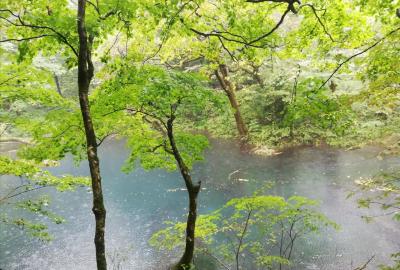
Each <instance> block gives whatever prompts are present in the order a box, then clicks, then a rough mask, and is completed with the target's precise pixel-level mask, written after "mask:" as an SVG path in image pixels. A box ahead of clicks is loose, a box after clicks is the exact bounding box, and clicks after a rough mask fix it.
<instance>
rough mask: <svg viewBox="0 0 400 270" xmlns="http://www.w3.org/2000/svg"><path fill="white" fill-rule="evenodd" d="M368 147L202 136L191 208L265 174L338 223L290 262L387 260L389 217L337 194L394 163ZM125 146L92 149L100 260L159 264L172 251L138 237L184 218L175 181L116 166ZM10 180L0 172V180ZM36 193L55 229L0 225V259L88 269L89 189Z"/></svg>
mask: <svg viewBox="0 0 400 270" xmlns="http://www.w3.org/2000/svg"><path fill="white" fill-rule="evenodd" d="M376 151H377V150H376V149H373V148H368V149H362V150H356V151H349V152H345V151H338V150H332V149H325V148H324V149H321V148H299V149H293V150H288V151H286V152H285V153H283V154H281V155H278V156H274V157H259V156H254V155H250V154H243V153H241V152H240V150H239V147H238V146H236V145H235V144H234V143H232V142H229V141H221V140H215V141H212V148H211V149H209V150H208V151H207V154H206V162H204V163H201V164H198V165H197V166H196V168H195V170H194V173H193V175H194V178H195V179H196V180H201V181H202V187H203V190H202V192H201V193H200V197H199V203H200V211H199V212H200V213H208V212H209V211H212V210H214V209H216V208H219V207H221V206H222V205H223V204H224V203H225V202H226V201H227V200H229V199H230V198H232V197H238V196H244V195H249V194H251V193H252V192H253V191H255V190H256V189H257V188H259V187H261V186H263V185H264V183H265V182H266V181H273V182H274V183H275V185H274V187H273V188H272V189H271V190H270V193H272V194H276V195H282V196H285V197H288V196H291V195H302V196H307V197H310V198H312V199H316V200H319V201H320V202H321V211H322V212H323V213H324V214H326V215H327V216H328V217H329V218H331V219H333V220H334V221H336V222H337V223H339V224H340V225H341V226H342V230H341V231H340V232H332V231H327V232H323V233H322V234H321V235H319V236H318V237H312V238H310V239H307V240H306V241H304V242H303V243H301V250H300V249H298V251H299V252H298V254H297V260H298V261H299V264H298V265H297V266H296V267H295V268H294V269H352V266H353V268H355V266H359V265H360V264H362V263H364V262H365V261H366V260H368V259H369V258H370V257H371V256H372V255H375V258H376V259H375V260H374V263H375V265H377V264H379V263H385V262H386V263H387V262H389V260H390V259H389V254H390V253H393V252H394V251H396V250H397V249H399V248H400V243H399V237H398V236H399V235H400V228H399V226H398V224H396V223H395V222H393V221H391V220H389V219H379V220H377V222H375V223H372V224H366V223H365V222H364V221H363V220H361V218H360V216H361V215H364V214H366V213H371V211H372V210H365V209H358V208H357V206H356V204H355V203H354V200H346V196H347V193H348V191H349V190H350V189H351V188H352V182H353V180H354V179H356V178H358V177H360V176H364V177H366V176H369V175H371V174H374V173H376V172H378V171H379V170H387V169H390V168H392V167H396V166H399V165H398V164H400V162H399V161H400V159H398V158H388V159H386V160H383V161H380V160H378V159H376V158H375V156H376ZM127 154H128V153H127V150H126V149H125V147H124V142H116V141H113V142H108V143H104V146H102V148H101V169H102V175H103V181H104V193H105V201H106V207H107V228H106V242H107V243H106V244H107V248H108V253H109V255H108V256H109V262H111V261H114V265H117V264H121V265H122V268H121V269H138V270H142V269H143V270H147V269H163V267H164V266H166V265H168V263H169V262H171V261H173V256H171V258H165V257H163V256H162V255H161V254H158V253H157V252H156V251H154V250H152V249H151V248H150V247H149V246H148V244H147V241H148V239H149V237H150V236H151V234H152V232H154V231H155V230H157V229H160V228H161V227H162V226H163V224H162V222H163V221H165V220H176V221H177V220H183V219H184V218H185V214H186V211H187V209H186V207H187V198H186V191H185V190H184V189H183V187H184V184H183V181H182V180H181V178H180V176H179V174H178V173H167V172H165V171H163V170H154V171H150V172H146V171H143V170H141V169H138V170H136V171H135V172H133V173H131V174H124V173H122V172H120V167H121V165H122V164H123V161H124V159H125V158H126V157H127ZM52 170H53V172H54V173H60V174H61V173H67V172H68V173H73V174H76V175H82V174H88V170H87V166H86V164H85V163H83V164H81V166H80V167H78V168H77V167H75V166H74V163H73V161H72V160H70V159H67V160H65V161H63V162H62V165H61V166H60V167H57V168H54V169H52ZM13 180H14V179H13V178H11V177H5V176H3V177H0V189H1V188H2V185H7V183H10V182H11V181H13ZM3 188H4V186H3ZM41 193H45V194H48V195H50V196H51V197H52V206H51V207H52V208H53V209H54V210H55V211H56V212H57V213H58V214H60V215H63V216H64V217H65V218H66V219H67V223H66V224H63V225H51V226H50V230H51V232H52V233H53V234H54V235H55V237H56V239H55V240H54V241H53V242H51V243H41V242H38V241H36V240H33V239H30V238H27V237H26V236H24V235H23V233H22V232H20V231H19V230H17V229H15V228H10V227H5V226H4V225H0V230H1V234H0V268H2V269H3V270H8V269H32V270H36V269H54V270H64V269H76V270H80V269H82V270H83V269H85V270H87V269H95V258H94V245H93V244H92V237H93V231H94V228H93V223H94V217H93V215H92V213H91V194H90V193H89V192H88V191H87V190H86V189H81V190H79V191H77V192H68V193H57V192H55V191H53V190H50V189H48V190H44V191H41ZM31 196H32V195H31ZM35 196H37V194H35ZM160 265H162V266H160ZM110 269H113V268H112V267H111V268H110ZM115 269H116V268H115Z"/></svg>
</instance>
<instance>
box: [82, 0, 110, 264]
mask: <svg viewBox="0 0 400 270" xmlns="http://www.w3.org/2000/svg"><path fill="white" fill-rule="evenodd" d="M85 9H86V1H85V0H79V1H78V16H77V24H78V35H79V55H78V90H79V103H80V108H81V113H82V119H83V125H84V127H85V135H86V144H87V146H86V147H87V157H88V162H89V168H90V175H91V180H92V192H93V208H92V211H93V213H94V215H95V219H96V231H95V237H94V243H95V246H96V262H97V269H98V270H106V269H107V262H106V255H105V244H104V231H105V221H106V210H105V208H104V202H103V191H102V187H101V176H100V164H99V158H98V155H97V141H96V134H95V131H94V128H93V123H92V118H91V115H90V106H89V85H90V81H91V80H92V77H93V72H94V67H93V63H92V60H91V44H92V42H93V37H90V36H89V38H88V36H87V33H86V27H85Z"/></svg>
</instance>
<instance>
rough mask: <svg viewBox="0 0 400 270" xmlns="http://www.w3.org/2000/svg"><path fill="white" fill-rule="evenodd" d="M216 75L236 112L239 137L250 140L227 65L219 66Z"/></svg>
mask: <svg viewBox="0 0 400 270" xmlns="http://www.w3.org/2000/svg"><path fill="white" fill-rule="evenodd" d="M215 75H216V76H217V79H218V81H219V83H220V85H221V87H222V89H223V90H224V91H225V93H226V95H227V96H228V99H229V102H230V104H231V107H232V108H233V110H234V116H235V121H236V127H237V130H238V132H239V136H240V138H241V139H242V140H245V139H247V138H248V135H249V133H248V130H247V126H246V123H245V122H244V120H243V117H242V114H241V113H240V106H239V103H238V102H237V99H236V94H235V87H234V85H233V84H232V83H231V82H230V81H229V80H228V68H227V66H226V65H223V64H221V65H219V67H218V70H216V71H215Z"/></svg>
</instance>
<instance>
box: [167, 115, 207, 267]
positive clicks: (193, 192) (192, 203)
mask: <svg viewBox="0 0 400 270" xmlns="http://www.w3.org/2000/svg"><path fill="white" fill-rule="evenodd" d="M174 119H175V117H174V116H172V117H171V118H170V119H169V120H168V122H167V135H168V139H169V142H170V144H171V148H172V153H173V155H174V157H175V160H176V161H177V163H178V167H179V170H180V173H181V175H182V177H183V179H184V181H185V184H186V188H187V190H188V195H189V213H188V217H187V223H186V244H185V251H184V253H183V255H182V257H181V259H180V260H179V262H178V264H177V265H176V266H175V269H178V270H184V269H188V268H189V267H190V265H191V264H192V262H193V255H194V240H195V229H196V219H197V196H198V194H199V192H200V186H201V182H199V183H198V184H193V181H192V176H191V175H190V171H189V168H188V167H187V166H186V164H185V162H184V161H183V159H182V157H181V155H180V152H179V149H178V147H177V146H176V143H175V138H174V131H173V121H174Z"/></svg>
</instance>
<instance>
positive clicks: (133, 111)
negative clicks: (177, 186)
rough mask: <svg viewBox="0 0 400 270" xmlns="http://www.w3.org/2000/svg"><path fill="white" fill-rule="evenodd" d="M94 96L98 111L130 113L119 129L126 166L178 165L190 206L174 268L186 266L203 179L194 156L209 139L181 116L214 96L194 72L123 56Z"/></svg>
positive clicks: (124, 115) (200, 108)
mask: <svg viewBox="0 0 400 270" xmlns="http://www.w3.org/2000/svg"><path fill="white" fill-rule="evenodd" d="M96 96H97V98H98V102H96V107H95V110H96V111H97V112H99V113H100V112H103V115H106V116H110V117H113V118H114V119H126V118H128V119H129V118H130V119H131V120H127V121H126V122H125V123H126V128H124V129H122V132H120V133H119V134H120V135H123V136H127V137H128V146H129V147H130V148H131V149H132V153H131V155H130V157H129V158H128V160H127V164H126V166H125V170H126V171H129V170H132V169H134V168H135V165H136V164H137V161H140V164H141V166H142V167H143V168H145V169H153V168H158V167H162V168H166V169H168V170H174V169H175V168H177V169H179V172H180V174H181V176H182V178H183V180H184V183H185V186H186V189H187V192H188V197H189V208H188V209H189V210H188V217H187V222H186V233H185V248H184V253H183V255H182V257H181V259H180V260H179V262H178V263H177V265H176V269H187V267H190V265H191V264H192V260H193V254H194V248H195V247H194V244H195V243H194V238H195V230H196V219H197V197H198V194H199V192H200V189H201V182H200V181H199V182H197V183H195V182H194V180H193V179H192V176H191V168H192V166H193V163H194V162H196V161H199V160H202V151H203V150H204V149H205V148H206V147H207V145H208V143H207V140H206V138H205V137H204V136H202V135H193V134H191V133H190V132H188V131H185V129H184V128H182V127H180V126H179V122H180V120H182V117H184V116H185V114H186V113H188V112H191V113H195V112H198V113H201V112H202V111H204V108H205V107H206V106H207V104H208V103H210V102H212V100H213V99H215V98H214V97H213V95H212V92H211V91H209V90H207V88H206V87H205V85H204V82H203V79H202V78H201V77H199V76H198V75H195V74H191V73H183V72H177V71H172V70H164V69H162V68H158V67H153V66H146V65H145V66H143V67H140V66H139V67H137V66H136V65H135V64H134V63H131V62H129V61H127V62H125V64H122V65H121V66H120V67H119V68H118V69H117V71H116V72H114V74H113V79H112V80H109V82H108V83H107V84H105V85H103V87H102V88H101V90H99V92H98V93H96ZM104 112H105V113H104ZM135 121H136V124H133V123H134V122H135ZM129 123H130V124H129ZM132 126H134V127H135V128H133V129H132Z"/></svg>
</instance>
